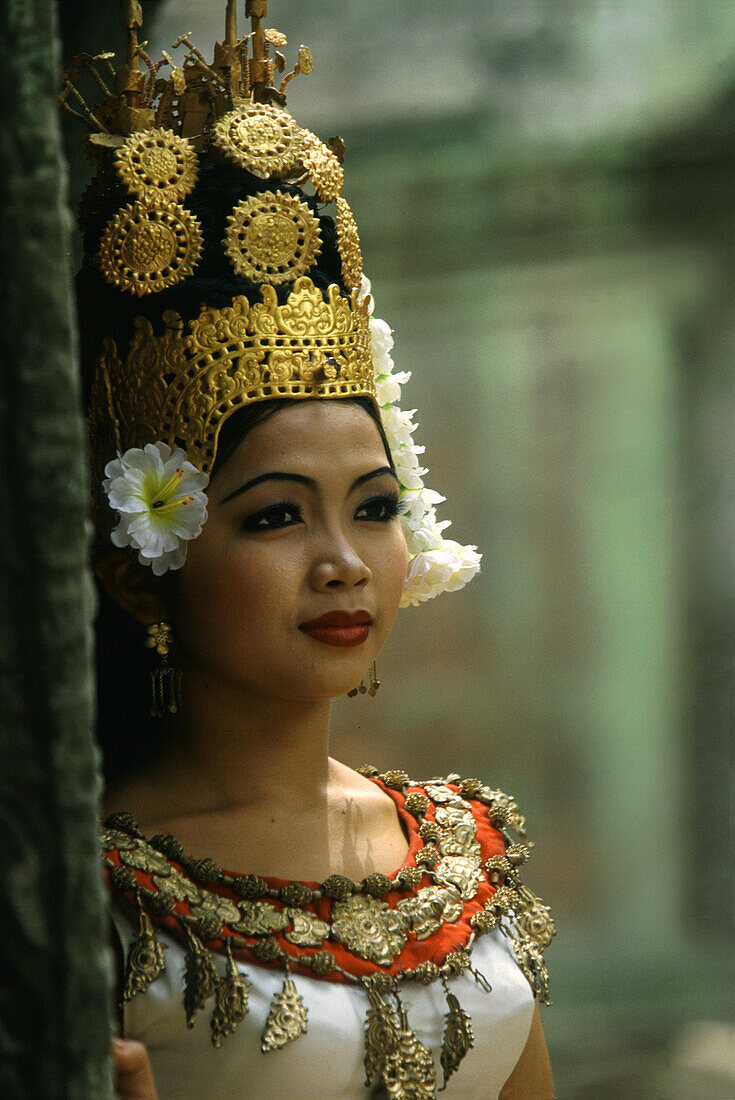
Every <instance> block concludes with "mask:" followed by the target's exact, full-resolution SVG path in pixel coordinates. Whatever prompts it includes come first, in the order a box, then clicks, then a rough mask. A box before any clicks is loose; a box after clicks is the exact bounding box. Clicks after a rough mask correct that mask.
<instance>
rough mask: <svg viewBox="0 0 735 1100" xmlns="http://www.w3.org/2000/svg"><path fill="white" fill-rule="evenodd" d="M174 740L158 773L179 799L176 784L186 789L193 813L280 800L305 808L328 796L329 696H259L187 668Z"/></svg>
mask: <svg viewBox="0 0 735 1100" xmlns="http://www.w3.org/2000/svg"><path fill="white" fill-rule="evenodd" d="M171 743H172V749H171V757H170V759H169V760H168V761H167V762H166V766H165V768H163V769H160V772H159V774H161V775H165V776H166V785H167V787H168V788H169V790H170V792H171V794H172V796H173V797H176V795H175V791H176V788H177V787H178V789H179V795H181V794H182V793H183V792H185V806H182V807H181V809H182V810H184V809H185V810H186V812H188V813H197V812H200V813H201V812H208V811H217V810H227V809H235V808H237V807H239V806H253V805H255V804H258V803H264V804H267V803H269V802H270V801H272V800H274V799H278V800H281V801H282V800H284V799H286V800H288V801H289V803H290V804H291V805H292V806H293V808H294V809H298V808H299V806H300V805H307V804H308V805H311V806H314V805H316V804H319V803H320V802H322V801H324V800H326V797H327V786H328V780H329V767H330V762H329V700H323V699H322V700H318V701H317V702H302V701H301V700H299V701H297V702H294V701H291V700H287V699H278V698H273V697H272V696H267V697H264V696H259V695H253V694H251V693H249V692H246V691H244V690H243V689H242V688H240V687H239V686H234V685H231V684H226V683H222V682H218V681H213V680H212V678H211V677H210V676H208V675H207V674H206V673H202V672H199V671H198V670H191V669H187V670H186V671H185V674H184V684H183V701H182V707H181V712H180V714H179V715H177V717H176V719H175V725H174V731H173V735H172V738H171ZM177 776H178V777H179V778H180V783H176V780H175V777H177ZM172 780H173V783H172V782H171V781H172Z"/></svg>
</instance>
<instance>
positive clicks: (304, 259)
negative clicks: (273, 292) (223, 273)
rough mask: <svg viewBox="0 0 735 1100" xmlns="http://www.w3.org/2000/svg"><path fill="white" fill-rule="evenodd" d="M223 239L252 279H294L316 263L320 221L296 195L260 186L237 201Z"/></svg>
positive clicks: (242, 271) (237, 265) (236, 266)
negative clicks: (248, 195) (258, 191)
mask: <svg viewBox="0 0 735 1100" xmlns="http://www.w3.org/2000/svg"><path fill="white" fill-rule="evenodd" d="M223 243H224V245H225V252H226V253H227V256H228V257H229V259H230V262H231V263H232V266H233V268H234V269H235V271H236V273H237V274H238V275H242V276H244V277H245V278H246V279H250V281H251V282H254V283H259V282H265V281H267V282H270V283H274V284H279V283H291V282H294V281H295V280H296V279H297V278H298V277H299V275H305V274H306V272H307V271H309V269H310V268H312V267H313V266H314V263H315V260H316V257H317V256H318V255H319V252H320V250H321V236H320V233H319V222H318V220H317V219H316V218H315V217H314V215H313V214H312V212H311V210H310V209H309V207H308V206H307V205H306V203H305V202H301V200H300V199H298V198H296V196H295V195H287V194H283V193H282V192H281V191H261V192H260V193H259V194H257V195H251V196H250V197H249V198H247V199H243V200H242V202H239V203H238V204H237V206H236V207H235V209H234V210H233V212H232V214H231V215H230V216H229V218H228V219H227V231H226V234H225V239H224V242H223Z"/></svg>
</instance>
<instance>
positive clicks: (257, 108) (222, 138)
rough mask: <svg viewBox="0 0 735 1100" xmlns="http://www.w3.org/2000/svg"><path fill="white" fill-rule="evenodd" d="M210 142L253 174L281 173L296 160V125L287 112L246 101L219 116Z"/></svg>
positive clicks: (297, 136)
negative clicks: (246, 102)
mask: <svg viewBox="0 0 735 1100" xmlns="http://www.w3.org/2000/svg"><path fill="white" fill-rule="evenodd" d="M212 141H213V143H214V145H215V147H216V148H217V149H219V150H220V152H221V153H223V154H224V155H225V157H226V158H227V159H228V160H230V161H232V162H233V163H234V164H238V165H239V166H240V167H241V168H245V169H246V170H247V171H248V172H251V173H252V174H253V175H254V176H259V177H260V178H261V179H268V177H269V176H277V177H279V176H285V175H287V174H288V172H289V171H291V169H292V168H293V167H294V165H295V164H296V162H297V161H298V160H299V151H300V140H299V128H298V126H297V125H296V123H295V122H294V120H293V119H292V117H291V115H290V114H289V113H288V111H282V110H281V109H280V108H279V107H271V106H270V105H269V104H267V103H248V104H246V105H245V106H241V107H237V108H236V109H235V110H234V111H229V112H228V113H227V114H226V115H223V116H222V118H221V119H219V121H218V122H216V123H215V125H214V127H213V129H212Z"/></svg>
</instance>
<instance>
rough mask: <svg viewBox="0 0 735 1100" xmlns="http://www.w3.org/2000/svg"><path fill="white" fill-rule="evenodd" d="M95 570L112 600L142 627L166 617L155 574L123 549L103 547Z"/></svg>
mask: <svg viewBox="0 0 735 1100" xmlns="http://www.w3.org/2000/svg"><path fill="white" fill-rule="evenodd" d="M94 572H95V576H96V577H97V580H98V581H99V582H100V584H101V585H102V586H103V588H104V589H105V590H106V591H107V592H108V594H109V595H110V596H111V597H112V598H113V600H114V601H115V603H117V604H119V605H120V607H121V608H122V609H123V611H127V613H128V615H132V617H133V618H134V619H137V620H138V622H140V623H143V625H144V626H149V625H150V624H151V623H155V622H158V621H159V620H160V619H165V618H167V617H168V616H167V612H166V607H165V604H164V600H163V593H162V590H161V584H160V581H159V579H158V577H156V576H155V575H154V574H153V572H152V571H151V570H150V569H147V568H146V567H145V566H144V565H141V564H140V562H138V561H136V560H135V559H134V558H131V557H130V556H129V555H128V554H126V553H125V552H124V551H123V550H117V549H114V548H113V547H110V549H109V550H105V552H104V553H103V554H102V556H101V557H100V558H98V559H97V561H96V562H95V563H94Z"/></svg>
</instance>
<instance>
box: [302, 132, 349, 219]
mask: <svg viewBox="0 0 735 1100" xmlns="http://www.w3.org/2000/svg"><path fill="white" fill-rule="evenodd" d="M300 136H301V163H302V164H303V166H304V168H305V169H306V171H307V172H308V173H309V176H310V177H311V181H312V183H313V184H314V189H315V191H316V193H317V195H318V196H319V198H320V199H321V200H322V202H334V201H335V199H336V198H337V196H338V195H339V194H340V193H341V191H342V186H343V184H344V182H345V172H344V168H343V167H342V165H341V164H340V163H339V160H338V159H337V157H336V156H335V155H334V153H333V152H332V150H331V149H330V148H329V146H327V145H325V144H324V142H323V141H320V140H319V138H318V137H317V136H316V135H315V134H312V133H311V131H309V130H302V131H301V135H300Z"/></svg>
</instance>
